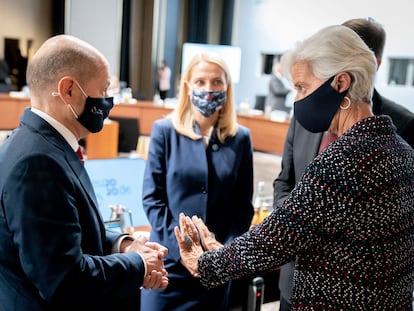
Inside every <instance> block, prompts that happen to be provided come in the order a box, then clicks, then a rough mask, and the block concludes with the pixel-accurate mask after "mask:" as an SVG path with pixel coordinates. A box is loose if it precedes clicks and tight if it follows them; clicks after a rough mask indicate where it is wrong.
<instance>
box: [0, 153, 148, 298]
mask: <svg viewBox="0 0 414 311" xmlns="http://www.w3.org/2000/svg"><path fill="white" fill-rule="evenodd" d="M65 163H66V162H65V160H64V158H62V157H61V158H59V159H55V158H53V157H52V156H50V155H39V154H34V155H32V156H30V157H28V158H24V159H21V160H20V161H19V164H18V165H17V166H16V168H15V169H14V170H13V171H12V173H11V174H10V176H9V177H8V179H7V182H6V183H5V186H4V197H3V200H4V201H3V203H4V206H8V207H13V208H8V209H7V223H8V226H9V230H10V232H12V233H13V243H14V244H15V248H16V252H18V253H19V258H20V263H16V269H22V271H21V273H22V274H24V275H25V278H27V279H28V280H29V281H30V282H31V283H32V284H33V285H34V286H35V288H36V289H34V290H36V291H38V292H39V294H40V295H41V297H42V298H43V299H44V300H46V301H50V302H55V303H59V304H62V303H63V304H64V303H65V302H67V303H69V304H70V303H73V301H75V300H76V299H79V300H83V301H88V302H90V303H97V302H99V301H102V300H103V299H110V298H111V297H112V298H113V297H115V296H116V297H124V296H128V295H132V294H134V293H135V292H136V291H137V290H138V289H139V287H140V286H141V285H142V281H143V276H144V275H143V274H144V263H143V262H142V259H141V257H140V256H139V255H138V254H136V253H128V254H113V255H106V256H105V255H104V251H103V249H104V245H103V244H104V241H102V237H103V236H104V235H103V234H102V232H101V231H100V229H99V228H100V227H101V226H100V221H101V220H100V219H99V217H98V216H97V214H96V211H95V209H94V208H92V206H91V205H90V201H89V199H88V196H86V194H85V193H84V191H83V188H82V187H81V185H80V183H79V179H78V178H77V177H76V176H75V175H74V173H73V171H72V169H71V168H70V166H68V165H65ZM19 264H20V265H21V268H20V266H19Z"/></svg>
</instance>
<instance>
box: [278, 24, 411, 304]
mask: <svg viewBox="0 0 414 311" xmlns="http://www.w3.org/2000/svg"><path fill="white" fill-rule="evenodd" d="M343 25H344V26H347V27H349V28H351V29H352V30H354V31H355V32H356V33H357V34H358V35H359V36H360V37H361V39H362V40H363V41H364V42H365V43H366V44H367V45H368V47H369V48H370V49H371V50H372V51H373V52H374V54H375V58H376V60H377V67H379V66H380V64H381V60H382V52H383V50H384V45H385V31H384V29H383V27H382V26H381V25H380V24H378V23H376V22H374V21H373V20H372V19H365V18H356V19H351V20H348V21H346V22H344V23H343ZM372 111H373V113H374V114H375V115H381V114H387V115H389V116H390V117H391V119H392V121H393V123H394V125H395V126H396V127H397V133H398V134H400V135H401V137H402V138H404V139H405V140H406V141H407V142H408V143H409V144H410V145H411V147H414V114H413V113H412V112H410V111H409V110H407V109H406V108H404V107H402V106H400V105H398V104H396V103H395V102H393V101H391V100H389V99H387V98H384V97H382V96H381V95H380V94H379V93H378V92H377V91H376V90H375V89H374V93H373V97H372ZM323 138H324V139H323ZM335 139H336V137H335V136H332V135H329V134H328V133H327V134H326V135H325V136H324V133H323V132H318V133H312V132H310V131H308V130H307V129H305V128H304V127H303V126H302V125H301V124H300V123H299V122H297V120H296V118H295V117H294V116H293V117H292V119H291V122H290V125H289V129H288V133H287V136H286V141H285V146H284V149H283V156H282V165H281V171H280V173H279V175H278V177H277V178H276V179H275V180H274V182H273V188H274V204H275V205H278V204H280V203H281V202H283V201H284V200H285V199H286V198H287V197H288V196H289V194H290V192H291V191H292V189H293V188H294V187H295V185H296V183H297V182H298V181H299V180H300V178H301V176H302V174H303V172H304V170H305V168H306V166H307V165H308V164H309V163H310V162H311V161H312V160H313V159H314V158H315V157H316V156H317V155H318V153H319V151H320V150H321V149H323V148H324V147H326V145H327V144H329V143H330V142H332V141H333V140H335ZM294 269H295V261H294V260H292V261H291V262H289V263H287V264H285V265H283V266H282V267H281V269H280V274H279V290H280V310H281V311H288V310H291V303H290V298H291V296H292V290H293V272H294Z"/></svg>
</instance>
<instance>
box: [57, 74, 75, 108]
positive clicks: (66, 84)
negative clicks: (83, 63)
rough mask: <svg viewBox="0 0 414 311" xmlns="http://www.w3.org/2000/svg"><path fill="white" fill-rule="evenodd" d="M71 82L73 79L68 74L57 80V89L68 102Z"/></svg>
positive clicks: (70, 97)
mask: <svg viewBox="0 0 414 311" xmlns="http://www.w3.org/2000/svg"><path fill="white" fill-rule="evenodd" d="M73 84H74V83H73V79H72V78H71V77H68V76H65V77H62V78H61V79H60V80H59V83H58V91H59V94H60V96H61V97H62V99H64V101H65V102H70V101H71V100H72V89H73Z"/></svg>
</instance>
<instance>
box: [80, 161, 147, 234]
mask: <svg viewBox="0 0 414 311" xmlns="http://www.w3.org/2000/svg"><path fill="white" fill-rule="evenodd" d="M85 168H86V170H87V172H88V174H89V177H90V179H91V182H92V185H93V188H94V191H95V195H96V198H97V200H98V205H99V206H98V207H99V210H100V212H101V214H102V218H103V220H104V221H109V220H110V216H111V209H110V207H109V206H110V205H123V206H124V207H125V209H126V212H125V215H124V216H125V217H124V218H125V225H126V226H130V225H131V224H130V218H132V222H133V225H134V226H146V225H148V224H149V222H148V219H147V216H146V215H145V212H144V210H143V208H142V183H143V178H144V169H145V160H144V159H139V158H135V159H130V158H118V159H97V160H86V161H85ZM128 211H131V213H128Z"/></svg>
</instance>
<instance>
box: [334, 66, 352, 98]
mask: <svg viewBox="0 0 414 311" xmlns="http://www.w3.org/2000/svg"><path fill="white" fill-rule="evenodd" d="M351 82H352V77H351V75H350V74H349V73H348V72H345V71H344V72H340V73H338V75H337V78H336V90H337V91H338V92H339V93H342V92H344V91H346V90H347V89H349V88H350V86H351Z"/></svg>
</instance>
